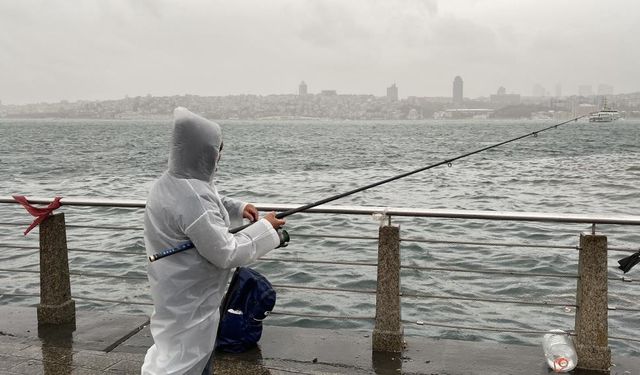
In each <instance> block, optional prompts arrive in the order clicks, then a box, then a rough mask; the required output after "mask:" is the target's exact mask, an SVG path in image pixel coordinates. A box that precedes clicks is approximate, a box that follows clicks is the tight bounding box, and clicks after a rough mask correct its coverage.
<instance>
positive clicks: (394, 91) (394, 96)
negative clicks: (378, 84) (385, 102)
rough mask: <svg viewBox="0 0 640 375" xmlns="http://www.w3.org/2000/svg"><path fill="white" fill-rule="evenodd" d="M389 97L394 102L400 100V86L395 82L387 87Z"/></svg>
mask: <svg viewBox="0 0 640 375" xmlns="http://www.w3.org/2000/svg"><path fill="white" fill-rule="evenodd" d="M387 98H388V99H389V100H391V101H393V102H397V101H398V86H396V84H395V83H394V84H393V85H391V86H390V87H387Z"/></svg>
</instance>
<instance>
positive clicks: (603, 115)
mask: <svg viewBox="0 0 640 375" xmlns="http://www.w3.org/2000/svg"><path fill="white" fill-rule="evenodd" d="M619 118H620V112H618V111H617V110H615V109H611V108H609V107H608V106H607V98H604V100H603V102H602V109H601V110H600V111H598V112H593V113H591V114H589V122H613V121H615V120H617V119H619Z"/></svg>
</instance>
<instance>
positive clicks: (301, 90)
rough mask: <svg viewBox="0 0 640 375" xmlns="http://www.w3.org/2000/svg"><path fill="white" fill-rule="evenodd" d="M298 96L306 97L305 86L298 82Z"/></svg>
mask: <svg viewBox="0 0 640 375" xmlns="http://www.w3.org/2000/svg"><path fill="white" fill-rule="evenodd" d="M298 95H300V96H302V95H307V84H306V83H304V81H302V82H300V84H299V85H298Z"/></svg>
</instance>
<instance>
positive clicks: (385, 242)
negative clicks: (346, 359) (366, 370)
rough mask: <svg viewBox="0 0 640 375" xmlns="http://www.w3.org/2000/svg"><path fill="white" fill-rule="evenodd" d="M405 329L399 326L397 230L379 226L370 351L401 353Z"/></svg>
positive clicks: (398, 242)
mask: <svg viewBox="0 0 640 375" xmlns="http://www.w3.org/2000/svg"><path fill="white" fill-rule="evenodd" d="M403 334H404V329H403V327H402V324H401V323H400V228H399V227H397V226H390V225H385V226H381V227H380V230H379V238H378V285H377V292H376V325H375V328H374V330H373V335H372V340H373V350H374V351H381V352H396V353H398V352H402V349H403V347H404V340H403Z"/></svg>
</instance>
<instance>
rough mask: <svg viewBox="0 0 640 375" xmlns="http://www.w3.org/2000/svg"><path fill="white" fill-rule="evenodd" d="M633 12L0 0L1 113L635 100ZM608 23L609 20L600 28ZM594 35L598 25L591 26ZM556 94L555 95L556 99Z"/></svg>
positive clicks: (492, 1)
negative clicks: (178, 101) (219, 103)
mask: <svg viewBox="0 0 640 375" xmlns="http://www.w3.org/2000/svg"><path fill="white" fill-rule="evenodd" d="M638 12H640V3H637V2H634V1H630V0H629V1H627V0H617V1H614V4H603V3H602V2H596V1H592V0H587V1H579V0H566V1H564V2H561V3H558V2H552V1H547V2H544V1H543V2H540V1H534V0H523V1H521V2H518V3H517V4H515V3H513V2H504V1H498V0H450V1H446V2H445V1H437V0H403V1H400V0H396V1H392V0H388V1H367V0H354V1H349V2H341V1H335V0H331V1H330V0H317V1H312V2H311V1H310V2H299V1H295V0H274V1H270V2H268V3H264V2H260V1H257V0H243V1H238V2H233V3H231V2H228V3H227V2H220V3H218V2H216V3H214V2H207V1H203V0H185V1H180V2H179V1H173V0H158V1H142V0H141V1H130V0H114V1H109V2H103V1H99V0H82V1H80V0H65V1H61V0H52V1H49V2H40V1H36V0H24V1H19V2H12V1H2V0H0V24H2V25H3V26H4V29H5V30H6V32H5V33H4V36H1V37H0V54H1V55H2V56H3V58H2V59H0V100H1V101H2V103H3V104H9V105H11V104H26V103H38V102H57V101H62V100H67V101H77V100H89V101H91V100H109V99H115V98H122V97H125V96H126V95H129V96H145V95H147V94H151V95H154V96H172V95H184V94H193V95H202V96H224V95H241V94H251V95H269V94H291V93H296V92H297V85H298V84H299V82H301V81H302V80H304V81H305V82H306V83H307V84H308V87H309V88H308V90H309V92H310V93H311V92H321V91H322V90H335V91H336V92H338V93H348V94H373V95H376V96H384V95H385V91H386V88H388V87H389V85H390V84H391V83H395V84H397V87H398V89H399V97H400V98H406V97H410V96H417V97H445V96H451V82H452V79H453V77H455V76H457V75H459V76H461V77H462V78H463V80H464V92H465V94H464V96H465V97H469V98H474V97H483V96H484V97H486V96H489V95H492V94H495V93H496V92H497V90H498V89H499V88H500V87H505V88H506V89H507V92H508V93H517V94H520V95H523V96H529V95H532V94H533V91H536V90H537V91H541V92H544V93H545V94H547V93H548V94H549V96H553V95H554V94H555V93H557V92H561V94H562V96H570V95H577V94H579V93H580V92H581V91H582V92H586V91H588V90H587V89H586V87H587V86H590V87H591V90H592V92H593V94H597V93H598V91H599V90H600V89H602V91H607V92H609V91H610V92H613V93H615V94H618V93H631V92H636V91H638V90H640V76H639V75H638V74H636V67H635V65H636V64H635V62H637V61H639V60H640V51H639V50H638V49H636V48H631V46H632V45H633V44H634V43H633V42H634V41H635V40H634V39H635V37H633V35H639V34H640V24H639V23H637V22H636V17H635V15H636V14H638ZM611 20H615V22H611ZM594 25H597V27H594ZM556 96H558V95H556Z"/></svg>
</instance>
